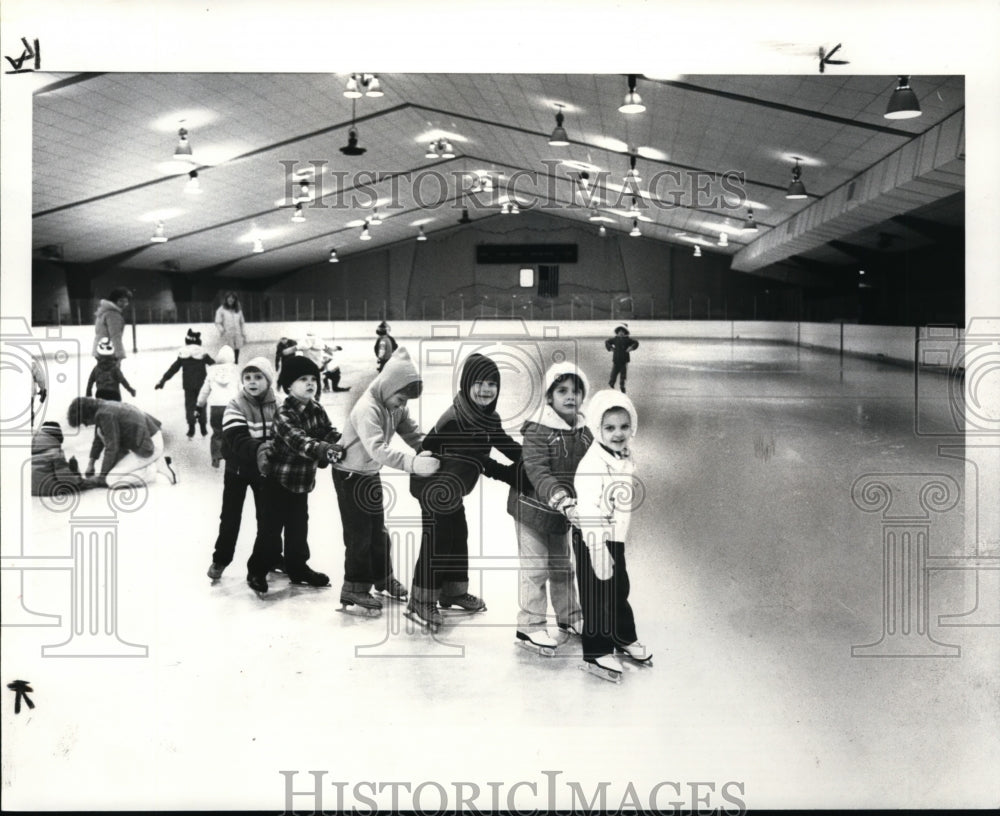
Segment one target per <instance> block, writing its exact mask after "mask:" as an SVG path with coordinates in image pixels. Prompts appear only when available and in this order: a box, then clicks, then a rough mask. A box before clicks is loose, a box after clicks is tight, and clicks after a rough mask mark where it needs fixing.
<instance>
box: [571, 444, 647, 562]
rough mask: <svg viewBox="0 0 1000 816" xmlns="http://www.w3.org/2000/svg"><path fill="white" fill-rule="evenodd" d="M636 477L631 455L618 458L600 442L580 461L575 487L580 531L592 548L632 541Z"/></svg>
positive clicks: (627, 454) (574, 481)
mask: <svg viewBox="0 0 1000 816" xmlns="http://www.w3.org/2000/svg"><path fill="white" fill-rule="evenodd" d="M634 474H635V463H634V462H633V460H632V456H631V454H630V453H626V454H625V455H623V456H620V457H619V456H616V455H615V454H614V453H612V452H611V451H610V450H608V448H606V447H604V445H602V444H601V443H600V442H597V441H595V442H594V443H593V444H592V445H591V446H590V449H589V450H588V451H587V453H586V454H585V455H584V457H583V459H581V460H580V465H579V467H577V469H576V476H575V478H574V479H573V486H574V489H575V490H576V510H577V513H578V514H579V517H580V530H581V532H582V533H583V539H584V541H585V542H586V543H587V546H588V547H593V546H596V545H601V544H604V543H605V542H606V541H621V542H625V541H626V540H627V539H628V528H629V519H630V517H631V515H632V509H633V507H634V505H635V503H636V499H637V493H636V487H635V477H634ZM591 533H593V536H591Z"/></svg>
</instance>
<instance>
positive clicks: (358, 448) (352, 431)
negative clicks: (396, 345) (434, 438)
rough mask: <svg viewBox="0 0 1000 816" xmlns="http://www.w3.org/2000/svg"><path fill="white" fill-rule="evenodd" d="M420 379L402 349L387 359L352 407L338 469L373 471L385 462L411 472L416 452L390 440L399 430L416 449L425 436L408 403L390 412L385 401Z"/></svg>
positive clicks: (341, 442)
mask: <svg viewBox="0 0 1000 816" xmlns="http://www.w3.org/2000/svg"><path fill="white" fill-rule="evenodd" d="M419 379H420V375H419V374H417V368H416V366H415V365H413V361H412V360H411V359H410V355H409V353H408V352H407V351H406V349H405V348H402V349H399V351H398V352H397V353H395V354H393V356H392V357H390V358H389V360H388V362H386V364H385V368H383V369H382V372H381V373H380V374H379V375H378V376H377V377H376V378H375V379H374V380H372V382H371V385H369V386H368V389H367V390H366V391H365V392H364V394H362V395H361V398H360V399H359V400H358V401H357V402H356V403H355V404H354V407H353V408H352V409H351V413H350V417H349V419H348V422H347V425H346V427H345V428H344V429H343V433H344V435H343V438H341V440H340V443H339V444H340V445H341V446H342V447H343V448H344V449H345V451H344V458H343V459H341V460H340V462H337V463H335V464H334V467H335V468H336V469H337V470H346V471H351V472H354V473H365V474H372V473H378V471H379V470H380V469H381V468H382V466H383V465H388V466H389V467H391V468H395V469H396V470H403V471H406V472H407V473H413V460H414V458H416V457H415V455H414V454H411V453H406V452H404V451H400V450H397V449H395V448H390V447H389V443H390V442H391V441H392V437H393V436H394V435H395V434H397V433H398V434H399V436H400V438H401V439H402V440H403V441H404V442H405V443H406V444H407V445H409V446H410V447H411V448H413V450H414V451H419V450H420V443H421V442H422V441H423V438H424V435H423V434H422V433H421V432H420V429H419V428H418V427H417V423H416V422H414V421H413V419H412V418H411V417H410V413H409V411H408V410H407V406H405V405H404V406H403V407H402V408H397V409H396V410H395V411H390V410H389V409H388V408H386V406H385V402H386V400H387V399H389V397H391V396H392V395H393V394H395V393H396V392H397V391H400V390H402V389H403V388H405V387H406V386H407V385H409V384H410V383H412V382H416V381H418V380H419ZM359 442H360V444H357V443H359Z"/></svg>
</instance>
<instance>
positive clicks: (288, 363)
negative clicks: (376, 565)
mask: <svg viewBox="0 0 1000 816" xmlns="http://www.w3.org/2000/svg"><path fill="white" fill-rule="evenodd" d="M278 387H279V388H281V389H283V390H284V391H285V393H286V394H288V396H287V397H286V399H285V401H284V402H283V403H282V404H281V405H279V406H278V410H277V412H276V413H275V415H274V443H273V448H272V450H271V453H270V456H269V457H268V459H267V462H266V465H265V468H264V469H262V473H263V475H264V477H265V478H264V480H263V483H262V485H261V490H260V491H259V494H258V495H259V496H260V498H261V504H262V505H263V510H262V511H261V513H260V515H259V522H258V523H259V525H260V527H259V529H258V535H257V541H256V542H255V543H254V549H253V554H252V555H251V556H250V561H248V562H247V583H248V584H249V585H250V588H251V589H253V590H254V591H255V592H257V593H261V594H262V593H264V592H267V573H268V570H270V569H271V568H272V567H273V566H274V565H275V564H276V563H277V562H278V559H279V558H280V557H281V548H280V542H281V536H282V533H284V536H285V557H284V570H285V573H286V574H287V575H288V579H289V580H290V581H291V582H292V583H293V584H308V585H309V586H313V587H325V586H329V585H330V578H329V576H328V575H325V574H324V573H322V572H316V571H315V570H314V569H312V568H311V567H310V566H309V564H308V563H307V562H308V561H309V494H310V493H311V492H312V490H313V488H314V487H315V486H316V469H317V467H326V466H327V465H329V464H330V463H331V462H333V461H335V460H336V459H337V458H339V455H340V449H339V448H338V447H337V445H336V442H337V440H339V439H340V434H339V433H338V432H337V430H336V429H335V428H334V427H333V425H331V424H330V418H329V417H328V416H327V415H326V411H325V410H324V409H323V406H322V405H320V404H319V388H320V385H319V369H318V368H317V367H316V364H315V363H314V362H312V360H309V359H308V358H306V357H292V358H290V359H288V360H285V362H284V363H283V364H282V366H281V374H280V375H279V376H278ZM257 461H258V466H260V464H261V463H262V461H263V460H262V458H261V451H260V449H258V451H257Z"/></svg>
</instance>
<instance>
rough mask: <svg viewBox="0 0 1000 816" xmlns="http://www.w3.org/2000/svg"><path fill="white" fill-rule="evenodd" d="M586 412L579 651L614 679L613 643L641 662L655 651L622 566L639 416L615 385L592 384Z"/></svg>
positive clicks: (577, 482) (577, 542) (580, 482)
mask: <svg viewBox="0 0 1000 816" xmlns="http://www.w3.org/2000/svg"><path fill="white" fill-rule="evenodd" d="M588 413H589V414H590V417H591V419H590V422H589V425H590V428H591V431H592V433H593V434H594V442H593V444H591V446H590V448H589V449H588V450H587V453H586V455H585V456H584V457H583V459H582V460H581V461H580V465H579V467H578V468H577V470H576V477H575V478H574V480H573V486H574V488H575V490H576V497H577V505H576V509H577V514H578V523H577V524H574V525H573V552H574V555H575V556H576V579H577V585H578V587H579V590H580V603H581V605H582V607H583V635H582V640H583V659H584V661H586V662H587V663H588V664H591V665H593V666H596V667H599V668H600V669H603V670H604V671H605V672H607V673H608V674H607V675H606V676H607V677H608V679H611V680H617V679H618V678H619V677H620V676H621V671H622V665H621V663H620V662H619V661H618V660H617V658H616V657H615V654H614V653H615V651H616V650H617V651H619V652H621V653H623V654H625V655H626V656H628V657H630V658H632V659H633V660H636V661H638V662H645V661H648V660H649V659H650V658H651V657H652V656H653V655H652V653H651V652H650V651H649V650H648V649H647V648H646V647H645V646H644V645H643V644H642V643H640V642H639V640H638V637H637V635H636V632H635V616H634V615H633V614H632V607H631V606H630V605H629V602H628V595H629V577H628V571H627V569H626V566H625V545H626V542H627V541H628V530H629V518H630V516H631V512H632V505H633V502H634V501H635V497H636V488H635V475H634V474H635V463H634V461H633V459H632V451H631V440H632V438H633V437H634V436H635V432H636V427H637V425H638V416H637V414H636V410H635V406H634V405H633V404H632V400H630V399H629V398H628V397H626V396H625V395H624V394H618V393H617V392H615V391H613V390H605V391H599V392H597V393H596V394H595V395H594V397H593V399H591V401H590V404H589V406H588Z"/></svg>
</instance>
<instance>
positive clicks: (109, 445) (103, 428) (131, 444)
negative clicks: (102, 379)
mask: <svg viewBox="0 0 1000 816" xmlns="http://www.w3.org/2000/svg"><path fill="white" fill-rule="evenodd" d="M82 399H88V398H87V397H83V398H82ZM93 402H94V403H96V406H97V409H96V412H95V414H94V425H96V426H97V432H96V433H95V434H94V442H93V444H92V445H91V446H90V458H91V459H93V460H95V461H96V460H97V457H99V456H100V455H101V451H104V458H103V459H102V460H101V475H102V476H107V475H108V473H110V472H111V469H112V468H113V467H114V466H115V465H116V464H117V463H118V462H119V461H120V460H121V458H122V457H123V456H124V455H125V454H126V453H136V454H138V455H139V456H152V454H153V436H155V435H156V434H157V433H159V430H160V428H161V427H162V423H161V422H160V420H158V419H156V417H153V416H150V415H149V414H147V413H144V412H143V411H141V410H139V409H138V408H136V407H135V406H134V405H128V404H126V403H123V402H109V401H106V400H93Z"/></svg>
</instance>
